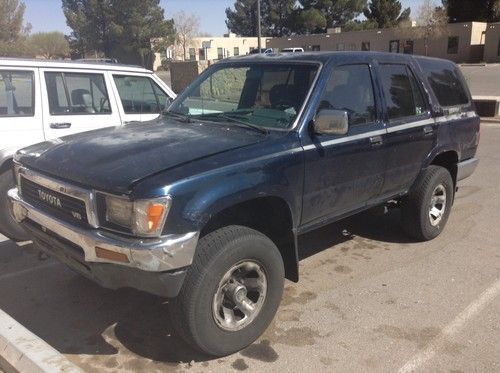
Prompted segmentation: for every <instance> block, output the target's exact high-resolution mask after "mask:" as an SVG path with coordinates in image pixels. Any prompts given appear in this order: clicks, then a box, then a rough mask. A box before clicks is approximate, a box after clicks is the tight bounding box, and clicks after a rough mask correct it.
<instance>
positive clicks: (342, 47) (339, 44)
mask: <svg viewBox="0 0 500 373" xmlns="http://www.w3.org/2000/svg"><path fill="white" fill-rule="evenodd" d="M337 50H338V51H345V45H344V43H337Z"/></svg>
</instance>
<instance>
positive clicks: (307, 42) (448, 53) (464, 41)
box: [267, 22, 500, 62]
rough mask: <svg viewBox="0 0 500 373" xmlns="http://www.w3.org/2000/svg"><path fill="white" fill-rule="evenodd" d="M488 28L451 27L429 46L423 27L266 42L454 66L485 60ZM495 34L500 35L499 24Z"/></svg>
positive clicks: (442, 30) (336, 31)
mask: <svg viewBox="0 0 500 373" xmlns="http://www.w3.org/2000/svg"><path fill="white" fill-rule="evenodd" d="M487 27H488V25H487V24H486V23H483V22H465V23H450V24H447V25H444V26H443V27H441V28H440V29H439V30H438V32H436V33H435V34H434V35H433V36H432V38H429V39H428V41H427V43H426V42H425V32H424V29H423V28H422V27H396V28H388V29H373V30H363V31H347V32H342V31H341V30H340V29H338V28H336V29H332V30H329V33H326V34H313V35H293V36H289V37H282V38H273V39H267V47H268V48H273V49H279V50H281V49H283V48H291V47H302V48H304V51H380V52H393V53H407V54H418V55H428V56H432V57H439V58H446V59H449V60H452V61H454V62H479V61H482V60H483V51H484V48H485V32H486V30H487ZM494 32H500V24H497V27H496V28H495V31H494ZM492 33H493V32H492ZM497 39H498V38H497ZM426 44H427V47H426Z"/></svg>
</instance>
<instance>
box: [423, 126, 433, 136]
mask: <svg viewBox="0 0 500 373" xmlns="http://www.w3.org/2000/svg"><path fill="white" fill-rule="evenodd" d="M433 132H434V128H432V127H431V126H425V127H424V134H425V135H431V134H432V133H433Z"/></svg>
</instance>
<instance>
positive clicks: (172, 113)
mask: <svg viewBox="0 0 500 373" xmlns="http://www.w3.org/2000/svg"><path fill="white" fill-rule="evenodd" d="M162 114H163V115H169V116H172V117H174V118H177V119H183V120H184V121H185V122H186V123H191V115H189V114H183V113H178V112H176V111H168V110H163V112H162Z"/></svg>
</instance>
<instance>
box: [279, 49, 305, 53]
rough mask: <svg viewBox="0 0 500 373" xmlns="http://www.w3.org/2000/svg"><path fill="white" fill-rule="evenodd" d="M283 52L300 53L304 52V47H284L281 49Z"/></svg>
mask: <svg viewBox="0 0 500 373" xmlns="http://www.w3.org/2000/svg"><path fill="white" fill-rule="evenodd" d="M281 52H283V53H300V52H304V48H283V49H282V50H281Z"/></svg>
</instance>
